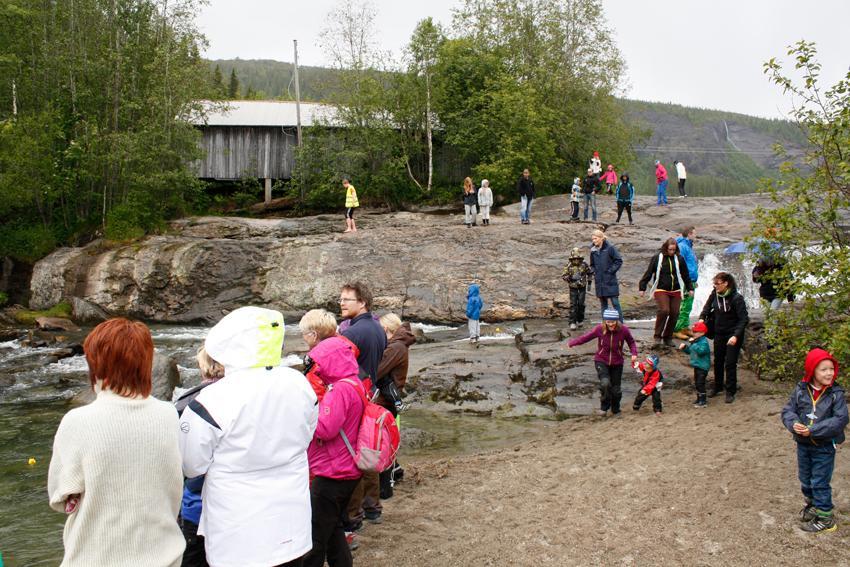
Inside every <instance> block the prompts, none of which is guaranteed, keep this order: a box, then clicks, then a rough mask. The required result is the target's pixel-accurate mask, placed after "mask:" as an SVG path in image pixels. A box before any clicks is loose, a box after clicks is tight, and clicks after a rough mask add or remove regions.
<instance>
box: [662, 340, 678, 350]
mask: <svg viewBox="0 0 850 567" xmlns="http://www.w3.org/2000/svg"><path fill="white" fill-rule="evenodd" d="M664 344H665V345H667V346H668V347H673V348H676V343H674V342H673V339H664Z"/></svg>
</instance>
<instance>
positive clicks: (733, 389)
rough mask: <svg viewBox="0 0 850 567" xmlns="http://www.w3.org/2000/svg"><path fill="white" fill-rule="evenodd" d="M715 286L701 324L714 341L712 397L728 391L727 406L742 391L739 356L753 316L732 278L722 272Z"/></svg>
mask: <svg viewBox="0 0 850 567" xmlns="http://www.w3.org/2000/svg"><path fill="white" fill-rule="evenodd" d="M712 283H713V284H714V290H713V291H712V292H711V295H709V296H708V301H706V302H705V306H704V307H703V308H702V312H701V313H700V316H699V320H700V322H702V323H705V324H706V326H707V327H708V336H709V337H713V338H714V389H713V390H712V392H711V394H710V397H712V398H713V397H714V396H716V395H717V394H719V393H720V392H722V391H723V390H724V388H725V390H726V403H727V404H731V403H732V402H734V401H735V394H736V393H737V391H738V355H739V354H740V353H741V349H742V348H744V333H745V331H746V329H747V323H749V322H750V316H749V313H747V303H746V302H745V301H744V296H743V295H741V294H740V293H738V289H737V286H736V285H735V278H734V277H732V274H729V273H727V272H718V273H717V275H715V276H714V279H713V280H712Z"/></svg>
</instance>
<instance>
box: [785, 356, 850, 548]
mask: <svg viewBox="0 0 850 567" xmlns="http://www.w3.org/2000/svg"><path fill="white" fill-rule="evenodd" d="M837 378H838V361H837V360H835V357H833V356H832V355H831V354H830V353H828V352H827V351H825V350H823V349H820V348H813V349H812V350H810V351H809V353H808V355H806V363H805V374H804V376H803V380H802V381H801V382H800V383H799V384H797V386H796V387H795V388H794V391H793V392H791V398H790V399H789V400H788V403H787V404H785V407H783V408H782V423H783V425H785V428H786V429H787V430H788V431H790V432H791V434H792V435H793V436H794V440H795V441H796V442H797V476H798V477H799V478H800V488H801V490H802V492H803V499H804V500H805V502H806V504H805V506H804V507H803V509H802V510H801V511H800V516H799V520H800V521H801V522H803V526H802V529H803V530H804V531H807V532H812V533H817V532H831V531H835V529H836V524H835V519H834V518H833V515H832V487H831V486H830V482H831V481H832V472H833V470H834V468H835V446H836V445H838V444H840V443H843V442H844V428H846V427H847V422H848V414H847V400H846V398H845V397H844V396H845V395H844V388H842V387H841V386H839V385H838V384H836V382H835V380H836V379H837Z"/></svg>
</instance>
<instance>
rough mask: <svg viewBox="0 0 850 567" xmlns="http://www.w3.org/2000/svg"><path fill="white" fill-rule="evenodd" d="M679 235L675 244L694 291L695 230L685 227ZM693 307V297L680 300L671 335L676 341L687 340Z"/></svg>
mask: <svg viewBox="0 0 850 567" xmlns="http://www.w3.org/2000/svg"><path fill="white" fill-rule="evenodd" d="M681 234H682V235H681V236H679V237H677V238H676V244H678V245H679V253H680V254H681V255H682V258H684V259H685V265H686V266H687V267H688V275H689V276H690V277H691V283H693V284H694V289H696V288H697V280H698V279H699V260H697V255H696V254H695V253H694V240H695V239H696V237H697V229H696V228H695V227H693V226H686V227H685V228H683V229H682V233H681ZM693 307H694V296H693V295H686V296H685V297H683V298H682V306H681V308H680V309H679V319H678V320H676V327H675V328H674V329H673V335H674V336H675V337H676V338H677V339H682V340H687V338H688V336H689V329H690V326H691V310H692V309H693Z"/></svg>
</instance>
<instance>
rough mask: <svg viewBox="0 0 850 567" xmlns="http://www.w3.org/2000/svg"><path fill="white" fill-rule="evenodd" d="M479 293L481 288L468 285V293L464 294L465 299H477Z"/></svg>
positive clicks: (476, 285) (475, 285)
mask: <svg viewBox="0 0 850 567" xmlns="http://www.w3.org/2000/svg"><path fill="white" fill-rule="evenodd" d="M480 293H481V288H480V287H478V284H470V285H469V291H468V292H467V294H466V298H467V299H471V298H473V297H478V296H479V294H480Z"/></svg>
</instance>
